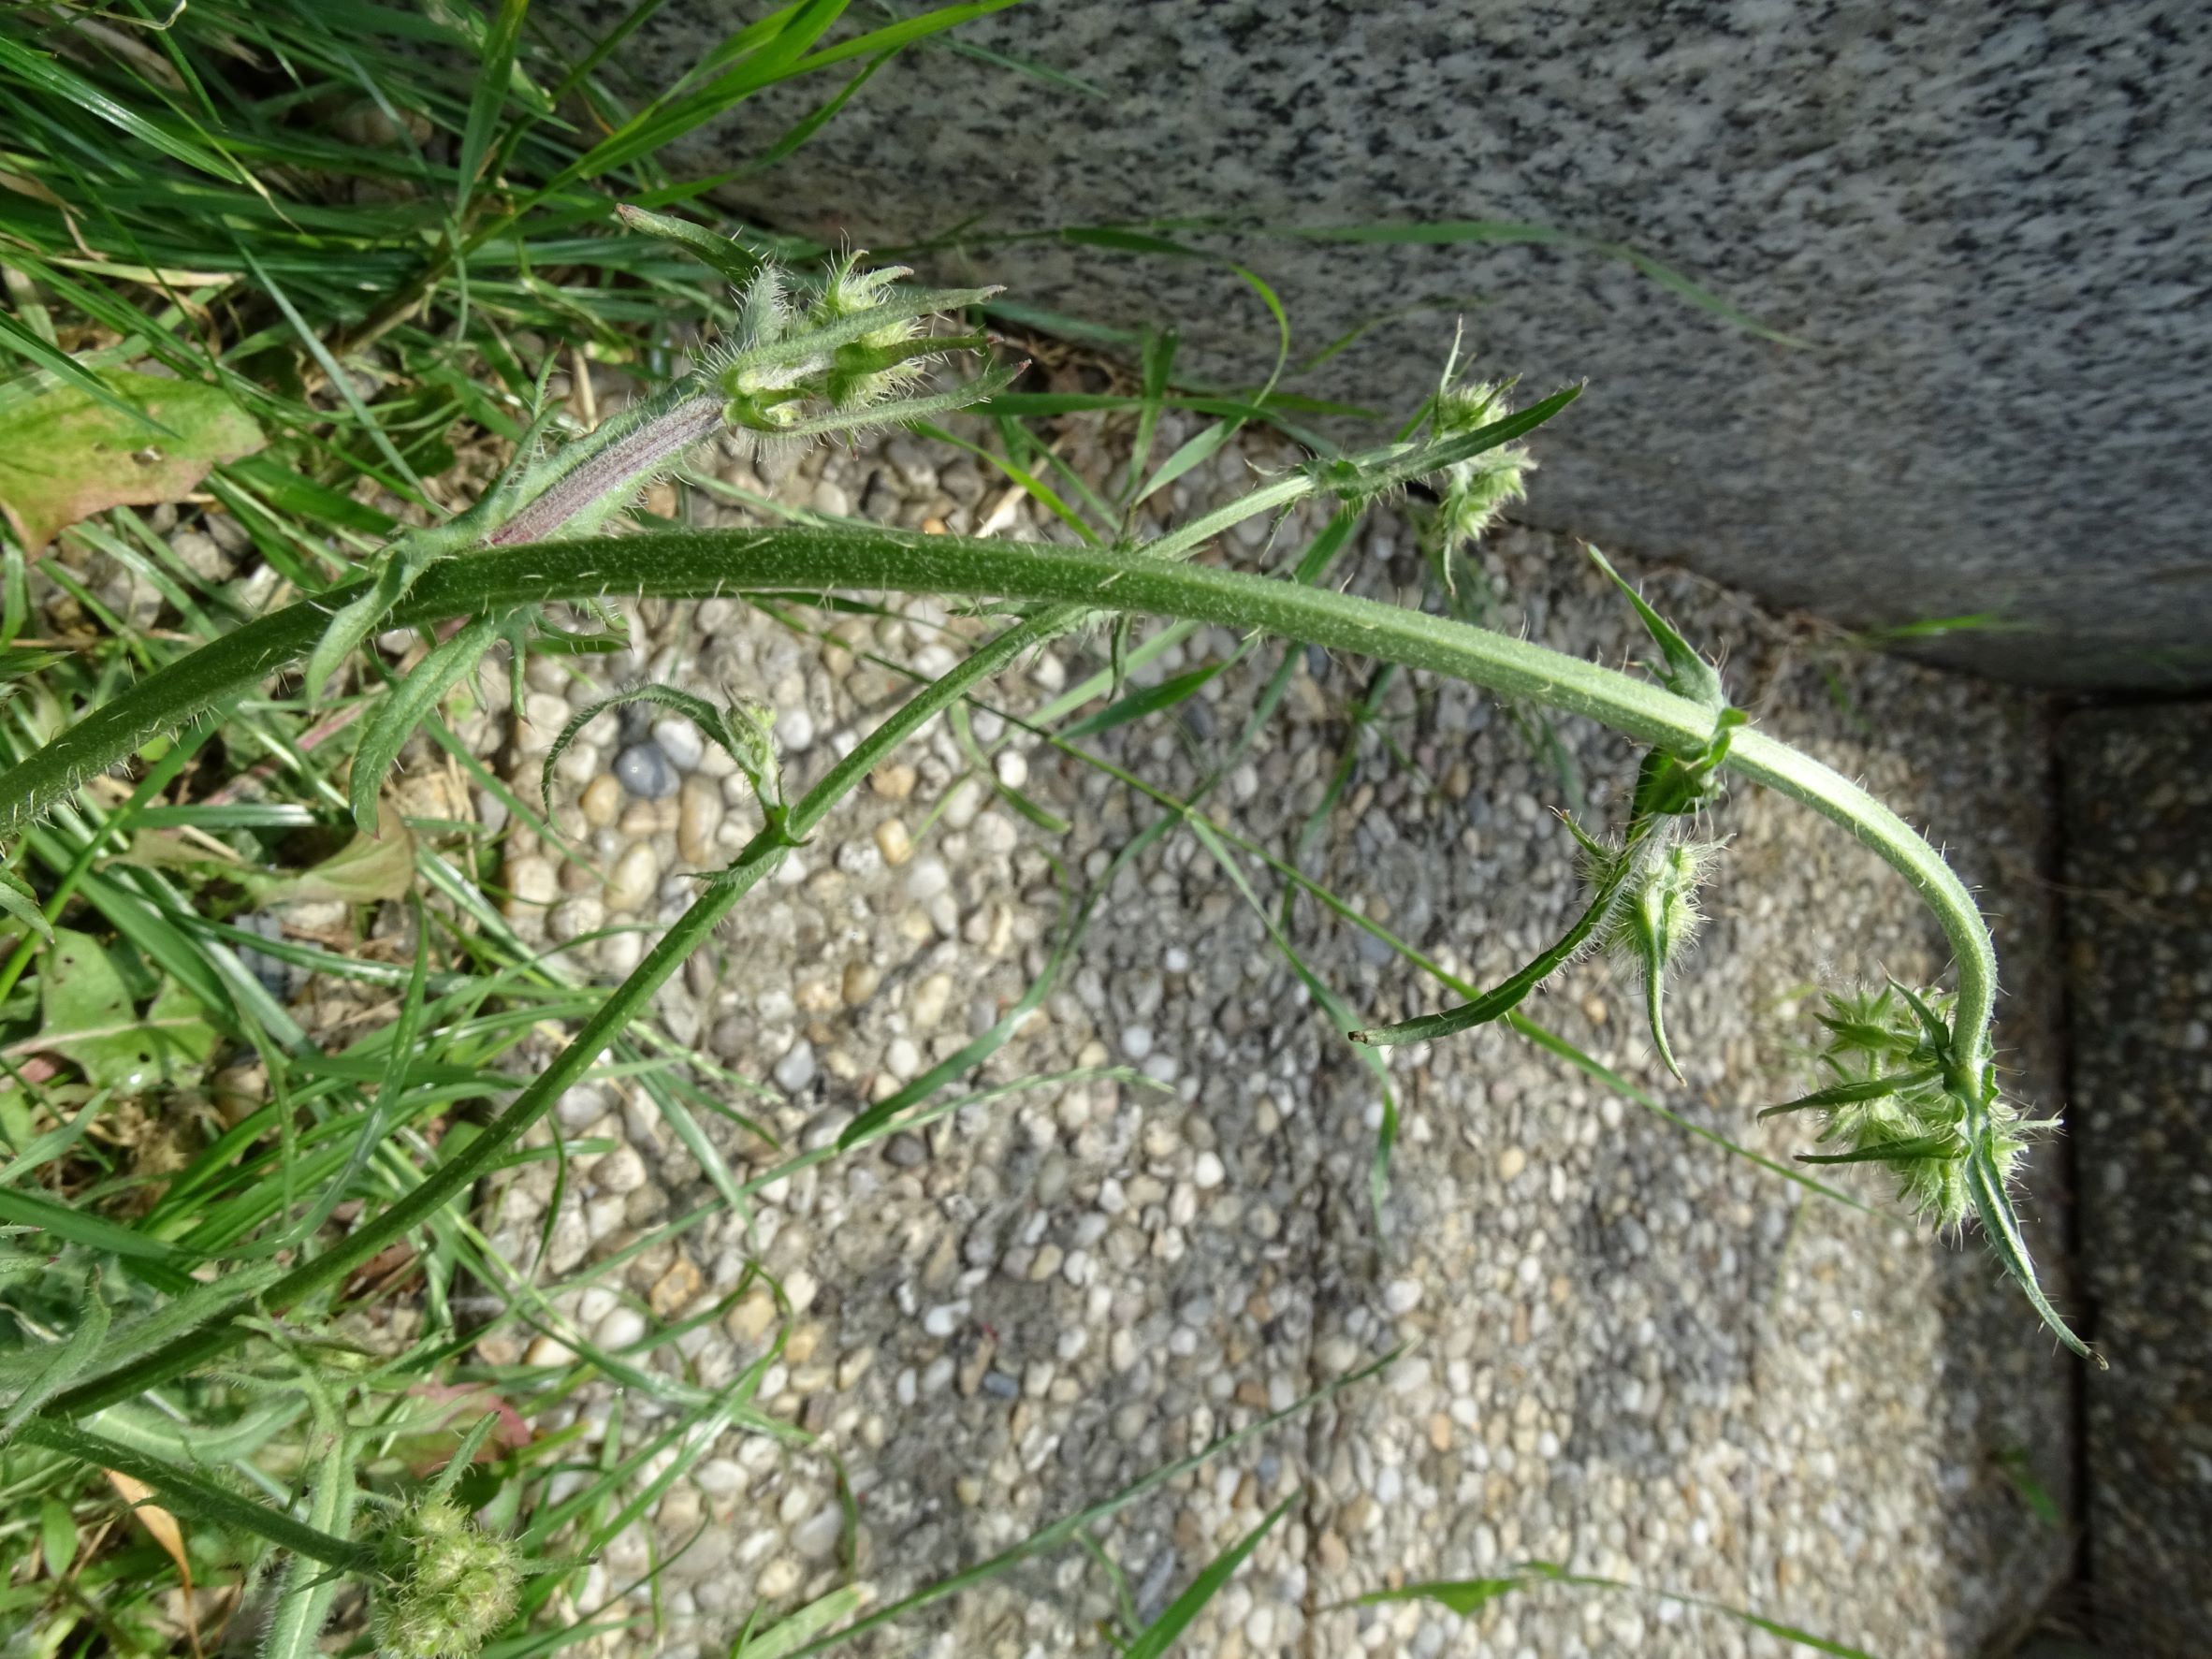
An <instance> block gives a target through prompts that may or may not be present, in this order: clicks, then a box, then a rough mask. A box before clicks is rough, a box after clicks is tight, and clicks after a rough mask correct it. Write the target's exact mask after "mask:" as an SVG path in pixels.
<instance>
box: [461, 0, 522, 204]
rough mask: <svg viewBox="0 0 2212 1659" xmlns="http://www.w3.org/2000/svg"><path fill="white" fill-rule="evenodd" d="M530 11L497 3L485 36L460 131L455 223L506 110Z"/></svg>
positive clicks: (514, 1)
mask: <svg viewBox="0 0 2212 1659" xmlns="http://www.w3.org/2000/svg"><path fill="white" fill-rule="evenodd" d="M529 10H530V0H500V8H499V11H498V13H497V14H496V15H495V16H494V17H493V18H492V22H491V31H490V33H489V34H488V36H486V37H485V41H484V52H483V56H482V58H481V59H480V60H479V62H478V65H477V68H476V83H475V86H474V87H473V89H472V90H471V92H470V94H469V120H468V124H467V125H466V126H464V127H463V128H462V129H461V141H460V155H459V157H458V160H457V162H456V164H455V171H456V172H457V174H458V188H457V189H456V191H455V193H454V200H453V216H454V219H455V220H456V221H457V222H459V221H464V220H465V219H466V218H467V216H468V211H469V193H470V192H471V191H472V190H473V189H474V188H475V185H476V175H477V173H478V172H479V171H481V170H482V168H483V167H484V158H485V156H486V154H487V153H489V151H490V149H491V137H492V129H493V128H494V127H495V126H497V125H498V124H499V118H500V112H501V110H502V109H505V108H506V104H507V93H508V88H509V86H510V84H511V81H512V79H513V75H514V70H515V48H516V46H517V43H518V42H519V41H520V40H521V38H522V19H523V15H524V14H525V13H526V12H528V11H529Z"/></svg>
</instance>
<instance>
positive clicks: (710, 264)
mask: <svg viewBox="0 0 2212 1659" xmlns="http://www.w3.org/2000/svg"><path fill="white" fill-rule="evenodd" d="M615 216H616V217H617V218H618V219H619V220H621V221H622V223H623V224H624V225H625V226H629V228H631V229H632V230H634V231H637V232H639V233H640V234H642V235H645V236H657V237H659V238H661V239H662V240H663V241H671V242H674V243H676V244H677V246H678V247H680V248H682V249H684V250H685V251H686V252H687V253H690V254H692V255H696V256H697V257H698V258H699V259H700V260H702V261H703V262H705V264H706V267H707V269H710V270H712V271H714V272H715V273H716V274H718V275H720V276H721V277H723V278H725V279H727V280H728V281H729V282H730V283H732V284H735V285H736V286H738V287H740V288H742V287H743V286H744V285H745V284H747V283H749V282H750V281H752V279H753V278H754V277H755V276H756V275H758V274H759V272H760V269H761V261H760V257H759V255H756V254H754V253H753V252H752V251H751V250H750V249H749V248H747V247H746V246H745V244H744V243H742V242H739V241H736V240H733V239H732V238H730V237H726V236H721V235H719V234H717V233H716V232H714V231H711V230H709V229H707V228H706V226H704V225H694V224H692V223H691V221H690V220H689V219H677V218H673V217H671V216H670V215H668V214H666V213H648V212H647V211H646V210H645V209H643V208H638V207H633V206H631V205H630V204H629V203H628V202H620V203H618V204H617V205H616V208H615Z"/></svg>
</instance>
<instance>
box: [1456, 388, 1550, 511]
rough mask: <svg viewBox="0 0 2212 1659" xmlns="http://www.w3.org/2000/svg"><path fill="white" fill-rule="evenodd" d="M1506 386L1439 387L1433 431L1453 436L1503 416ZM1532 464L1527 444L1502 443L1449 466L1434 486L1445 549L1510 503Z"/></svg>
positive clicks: (1524, 488)
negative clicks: (1435, 487) (1435, 486)
mask: <svg viewBox="0 0 2212 1659" xmlns="http://www.w3.org/2000/svg"><path fill="white" fill-rule="evenodd" d="M1509 386H1510V383H1509V382H1492V381H1477V382H1475V383H1474V384H1472V385H1469V386H1450V385H1446V386H1443V387H1441V388H1440V389H1439V390H1438V391H1437V393H1436V405H1435V415H1434V426H1435V431H1436V435H1437V436H1438V437H1439V438H1457V437H1460V436H1461V435H1463V434H1464V433H1467V432H1472V431H1474V430H1475V429H1477V428H1479V427H1485V426H1489V425H1490V424H1491V423H1492V422H1493V421H1499V420H1503V419H1505V418H1506V415H1511V414H1512V413H1513V406H1512V405H1511V404H1510V403H1508V402H1506V391H1507V390H1508V389H1509ZM1535 467H1536V463H1535V460H1534V459H1533V458H1531V457H1530V455H1529V452H1528V445H1527V444H1500V445H1498V446H1497V447H1496V448H1494V449H1486V450H1484V451H1482V453H1481V454H1479V455H1475V456H1470V457H1469V458H1466V459H1465V460H1458V461H1453V462H1452V463H1451V464H1450V465H1448V466H1447V467H1446V468H1445V469H1444V471H1443V473H1441V474H1440V476H1439V480H1438V484H1437V490H1436V533H1437V535H1438V537H1439V538H1440V539H1441V540H1442V542H1443V545H1444V547H1445V549H1446V550H1447V551H1448V550H1450V549H1452V548H1455V547H1464V546H1467V545H1468V544H1469V543H1471V542H1473V541H1475V540H1476V539H1477V537H1479V536H1480V535H1481V534H1482V532H1483V531H1486V530H1488V529H1489V528H1490V527H1491V526H1492V524H1494V523H1496V522H1497V518H1498V515H1499V514H1501V513H1503V512H1504V511H1505V510H1506V505H1507V504H1508V503H1509V502H1517V501H1519V500H1521V497H1523V496H1524V495H1526V494H1527V493H1528V475H1529V473H1533V472H1535Z"/></svg>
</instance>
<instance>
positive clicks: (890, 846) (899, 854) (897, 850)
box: [876, 818, 914, 865]
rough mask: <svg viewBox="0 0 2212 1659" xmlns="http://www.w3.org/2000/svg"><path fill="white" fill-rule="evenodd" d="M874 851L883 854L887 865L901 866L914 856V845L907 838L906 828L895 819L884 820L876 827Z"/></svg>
mask: <svg viewBox="0 0 2212 1659" xmlns="http://www.w3.org/2000/svg"><path fill="white" fill-rule="evenodd" d="M876 850H877V851H880V852H881V853H882V854H883V862H884V863H885V864H888V865H902V864H904V863H906V861H907V860H908V859H910V858H911V857H913V856H914V843H913V841H912V840H911V839H910V838H909V837H908V835H907V826H906V825H905V824H903V823H901V822H899V821H898V820H897V819H895V818H886V819H885V820H884V821H883V822H881V823H879V824H878V825H876Z"/></svg>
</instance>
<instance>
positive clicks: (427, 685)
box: [348, 615, 499, 836]
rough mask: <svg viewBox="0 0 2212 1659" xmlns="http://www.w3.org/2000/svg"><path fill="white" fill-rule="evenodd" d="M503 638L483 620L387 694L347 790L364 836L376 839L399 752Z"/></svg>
mask: <svg viewBox="0 0 2212 1659" xmlns="http://www.w3.org/2000/svg"><path fill="white" fill-rule="evenodd" d="M498 637H499V619H498V618H496V617H493V616H490V615H485V616H481V617H478V618H476V619H475V620H474V621H473V622H471V623H469V624H468V626H466V627H465V628H463V629H461V631H460V632H459V633H456V634H455V635H454V636H453V637H452V638H451V639H449V640H447V641H446V642H445V643H444V645H441V646H439V647H438V648H436V649H435V650H433V651H431V652H430V654H429V656H427V657H425V658H424V659H423V660H422V661H421V662H418V663H416V664H415V668H414V671H413V672H412V673H410V674H409V675H408V676H407V677H406V678H405V679H402V680H401V681H400V683H399V684H398V685H396V686H394V687H393V688H392V689H391V690H390V691H388V692H386V695H385V699H384V701H383V703H382V704H380V705H379V706H377V709H376V712H375V713H374V714H372V715H371V716H370V717H369V722H368V724H367V726H366V727H365V728H364V729H363V730H362V733H361V741H360V745H359V747H358V748H357V749H355V750H354V769H353V776H352V779H351V780H350V783H349V787H348V793H349V795H350V797H351V799H352V803H353V808H354V822H355V823H357V824H358V825H359V826H360V829H361V833H362V834H363V835H365V836H373V835H375V834H376V833H377V828H378V822H379V820H378V813H377V800H378V797H379V796H380V795H381V794H382V793H383V790H384V780H385V776H386V773H388V772H390V771H391V769H392V763H393V762H395V761H397V760H398V759H399V758H400V749H404V748H405V747H406V746H407V739H408V738H410V737H412V736H413V735H415V728H416V727H417V726H419V725H421V724H422V722H423V721H424V720H427V719H429V715H430V713H431V711H432V710H434V709H435V708H436V707H437V706H438V703H439V700H440V699H441V698H443V697H444V695H445V693H446V692H447V691H450V690H452V689H453V686H454V684H455V682H457V681H458V680H459V679H461V678H462V677H465V676H467V675H468V674H470V673H472V672H473V670H474V669H475V666H476V664H477V663H478V662H481V661H482V660H483V657H484V653H485V652H486V651H488V650H489V649H490V648H491V643H492V641H493V640H494V639H496V638H498Z"/></svg>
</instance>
